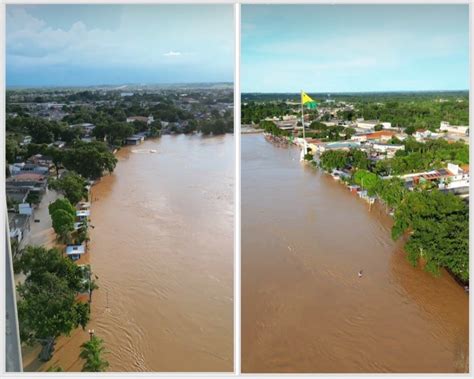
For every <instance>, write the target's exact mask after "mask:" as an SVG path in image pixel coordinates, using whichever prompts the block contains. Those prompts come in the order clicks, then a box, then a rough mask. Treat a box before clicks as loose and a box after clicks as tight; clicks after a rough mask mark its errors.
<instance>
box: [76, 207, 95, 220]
mask: <svg viewBox="0 0 474 379" xmlns="http://www.w3.org/2000/svg"><path fill="white" fill-rule="evenodd" d="M90 215H91V212H90V210H88V209H81V210H78V211H76V218H77V219H78V221H81V222H83V221H87V220H88V218H89V216H90Z"/></svg>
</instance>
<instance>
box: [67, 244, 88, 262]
mask: <svg viewBox="0 0 474 379" xmlns="http://www.w3.org/2000/svg"><path fill="white" fill-rule="evenodd" d="M85 252H86V247H85V246H84V244H82V245H69V246H66V254H67V256H68V257H69V258H71V259H72V260H73V261H77V260H78V259H79V258H80V257H81V255H83V254H85Z"/></svg>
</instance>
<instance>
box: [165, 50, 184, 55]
mask: <svg viewBox="0 0 474 379" xmlns="http://www.w3.org/2000/svg"><path fill="white" fill-rule="evenodd" d="M163 55H164V56H165V57H177V56H180V55H182V54H181V52H180V51H173V50H170V51H168V52H167V53H164V54H163Z"/></svg>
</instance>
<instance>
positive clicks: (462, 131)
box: [439, 121, 469, 135]
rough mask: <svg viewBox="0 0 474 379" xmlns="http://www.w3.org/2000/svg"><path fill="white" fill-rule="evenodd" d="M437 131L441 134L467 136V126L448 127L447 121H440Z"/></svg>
mask: <svg viewBox="0 0 474 379" xmlns="http://www.w3.org/2000/svg"><path fill="white" fill-rule="evenodd" d="M439 130H440V131H442V132H448V133H454V134H462V135H468V134H469V126H456V125H450V124H449V122H448V121H441V123H440V127H439Z"/></svg>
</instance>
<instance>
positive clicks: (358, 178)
mask: <svg viewBox="0 0 474 379" xmlns="http://www.w3.org/2000/svg"><path fill="white" fill-rule="evenodd" d="M379 180H380V179H379V177H378V176H377V175H376V174H374V173H373V172H370V171H367V170H357V171H356V173H355V174H354V182H355V183H356V184H358V185H360V186H361V187H362V188H364V189H366V190H367V192H368V194H369V195H370V196H372V195H374V194H375V190H376V188H377V186H378V182H379Z"/></svg>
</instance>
